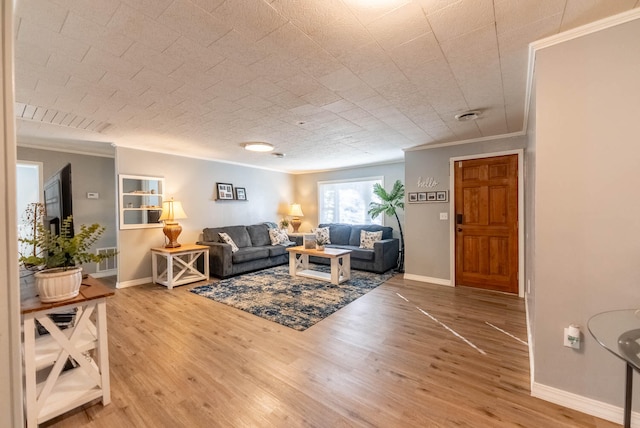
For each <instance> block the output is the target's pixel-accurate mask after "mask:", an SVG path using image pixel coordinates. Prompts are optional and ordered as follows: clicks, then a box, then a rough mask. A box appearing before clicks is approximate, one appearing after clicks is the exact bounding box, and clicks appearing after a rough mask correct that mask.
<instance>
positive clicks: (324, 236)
mask: <svg viewBox="0 0 640 428" xmlns="http://www.w3.org/2000/svg"><path fill="white" fill-rule="evenodd" d="M315 233H316V242H318V243H322V245H325V244H331V240H330V239H329V228H328V227H319V228H317V229H316V230H315Z"/></svg>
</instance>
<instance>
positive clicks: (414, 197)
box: [409, 192, 418, 202]
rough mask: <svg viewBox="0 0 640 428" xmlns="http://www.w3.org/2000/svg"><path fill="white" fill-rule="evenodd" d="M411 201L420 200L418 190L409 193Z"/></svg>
mask: <svg viewBox="0 0 640 428" xmlns="http://www.w3.org/2000/svg"><path fill="white" fill-rule="evenodd" d="M409 202H418V192H411V193H409Z"/></svg>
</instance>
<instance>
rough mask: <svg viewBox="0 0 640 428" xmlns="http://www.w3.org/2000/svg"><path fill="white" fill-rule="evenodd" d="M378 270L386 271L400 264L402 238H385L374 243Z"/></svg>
mask: <svg viewBox="0 0 640 428" xmlns="http://www.w3.org/2000/svg"><path fill="white" fill-rule="evenodd" d="M373 252H374V263H375V271H376V272H380V273H382V272H386V271H388V270H389V269H393V268H395V267H397V266H398V256H399V255H400V240H399V239H398V238H393V239H383V240H382V241H376V242H374V243H373Z"/></svg>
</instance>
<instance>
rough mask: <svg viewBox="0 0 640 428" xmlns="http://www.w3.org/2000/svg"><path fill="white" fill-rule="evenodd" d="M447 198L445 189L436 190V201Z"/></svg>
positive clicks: (443, 200) (447, 194)
mask: <svg viewBox="0 0 640 428" xmlns="http://www.w3.org/2000/svg"><path fill="white" fill-rule="evenodd" d="M448 200H449V192H448V191H446V190H439V191H437V192H436V201H438V202H447V201H448Z"/></svg>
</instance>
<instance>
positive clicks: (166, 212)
mask: <svg viewBox="0 0 640 428" xmlns="http://www.w3.org/2000/svg"><path fill="white" fill-rule="evenodd" d="M180 218H187V215H186V214H185V213H184V210H183V209H182V202H178V201H174V200H173V198H171V199H170V200H168V201H164V202H162V214H161V215H160V218H159V219H158V220H159V221H164V227H163V228H162V231H163V232H164V235H165V236H166V237H167V239H168V240H169V243H168V244H167V245H165V246H164V247H165V248H177V247H179V246H180V243H178V236H179V235H180V233H181V232H182V226H180V225H179V224H178V222H177V221H176V220H177V219H180Z"/></svg>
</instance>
